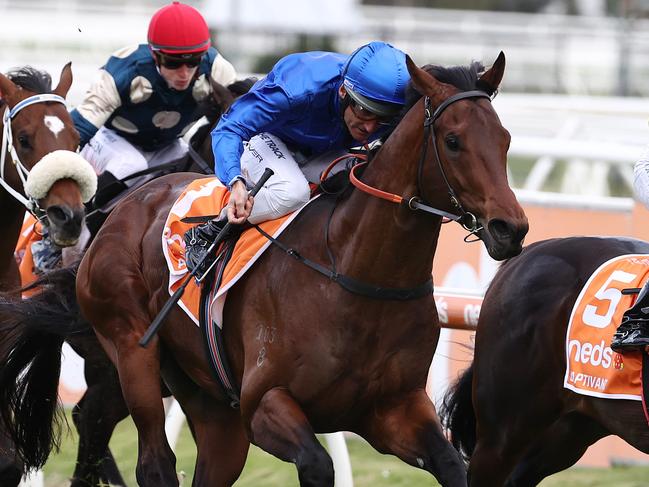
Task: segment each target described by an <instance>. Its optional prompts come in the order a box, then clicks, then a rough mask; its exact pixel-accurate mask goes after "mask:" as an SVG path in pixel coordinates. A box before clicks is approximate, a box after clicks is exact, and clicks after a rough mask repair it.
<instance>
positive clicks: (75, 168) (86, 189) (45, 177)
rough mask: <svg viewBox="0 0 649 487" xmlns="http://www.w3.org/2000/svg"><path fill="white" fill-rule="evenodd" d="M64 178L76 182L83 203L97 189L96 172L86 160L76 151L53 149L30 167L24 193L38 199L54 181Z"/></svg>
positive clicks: (45, 194) (43, 195) (43, 196)
mask: <svg viewBox="0 0 649 487" xmlns="http://www.w3.org/2000/svg"><path fill="white" fill-rule="evenodd" d="M66 178H68V179H72V180H74V181H76V182H77V184H78V185H79V191H81V199H82V200H83V202H84V203H86V202H87V201H90V198H92V197H93V196H94V194H95V192H96V191H97V174H95V170H94V169H93V168H92V166H91V165H90V163H89V162H88V161H86V160H85V159H84V158H83V157H81V156H80V155H79V154H77V153H76V152H72V151H69V150H55V151H54V152H50V153H49V154H47V155H45V156H44V157H43V158H42V159H41V160H40V161H38V162H37V163H36V164H35V165H34V167H32V168H31V169H30V171H29V175H28V176H27V181H26V183H25V194H26V195H27V197H29V198H33V199H35V200H40V199H41V198H45V196H47V193H48V191H49V190H50V188H51V187H52V185H53V184H54V183H55V182H56V181H58V180H59V179H66Z"/></svg>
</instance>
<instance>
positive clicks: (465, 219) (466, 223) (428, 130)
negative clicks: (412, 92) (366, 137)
mask: <svg viewBox="0 0 649 487" xmlns="http://www.w3.org/2000/svg"><path fill="white" fill-rule="evenodd" d="M466 98H487V99H489V100H491V96H489V94H487V93H486V92H484V91H480V90H472V91H464V92H461V93H456V94H455V95H453V96H450V97H448V98H447V99H446V100H444V101H443V102H442V103H441V104H440V105H439V106H438V107H437V108H436V109H435V111H434V112H433V110H432V107H431V102H430V97H428V96H426V97H425V98H424V145H423V147H422V151H421V157H420V158H419V166H418V168H417V191H418V192H419V194H422V190H421V179H422V172H423V167H424V162H425V161H426V153H427V152H428V141H429V139H432V141H433V148H434V149H435V159H436V160H437V165H438V167H439V170H440V172H441V174H442V178H443V179H444V183H446V187H447V189H448V195H449V198H450V200H451V204H452V205H453V206H454V207H455V208H457V209H458V210H459V211H460V215H455V214H453V213H449V212H447V211H444V210H440V209H438V208H434V207H432V206H430V205H429V204H427V203H426V202H424V201H423V200H422V199H421V198H420V197H418V196H410V197H403V196H399V195H396V194H392V193H388V192H387V191H381V190H379V189H376V188H372V187H371V186H369V185H367V184H365V183H363V182H362V181H360V179H358V177H357V176H356V174H355V171H356V170H357V169H358V167H359V166H365V165H366V164H367V163H362V164H357V165H355V166H354V167H353V168H352V170H351V173H350V175H349V179H350V180H351V182H352V184H353V185H354V186H356V187H357V188H358V189H360V190H361V191H364V192H366V193H369V194H371V195H373V196H376V197H378V198H381V199H384V200H387V201H391V202H393V203H399V204H400V203H404V202H405V203H406V204H407V206H408V208H410V209H411V210H422V211H426V212H428V213H433V214H435V215H439V216H441V217H443V218H447V219H449V220H452V221H457V222H459V223H460V225H462V227H464V229H465V230H467V231H468V232H469V235H467V236H466V237H465V238H464V240H465V241H468V238H469V236H470V235H475V234H476V233H477V232H479V231H480V230H482V227H481V226H479V225H478V220H477V218H476V216H475V215H474V214H473V213H471V212H468V211H466V210H465V209H464V208H463V207H462V204H461V203H460V200H459V198H458V197H457V195H456V194H455V191H453V188H452V187H451V185H450V183H449V182H448V178H447V177H446V173H445V171H444V167H443V166H442V161H441V158H440V156H439V149H438V147H437V141H436V140H435V128H434V123H435V121H436V120H437V119H438V118H439V117H440V115H441V114H442V112H443V111H444V110H445V109H446V108H447V107H448V106H449V105H451V104H453V103H455V102H456V101H459V100H464V99H466ZM472 241H473V240H472Z"/></svg>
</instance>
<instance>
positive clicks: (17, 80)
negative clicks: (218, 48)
mask: <svg viewBox="0 0 649 487" xmlns="http://www.w3.org/2000/svg"><path fill="white" fill-rule="evenodd" d="M71 84H72V70H71V68H70V65H69V64H68V65H66V66H65V67H64V68H63V70H62V72H61V78H60V81H59V84H58V85H57V86H56V88H54V90H52V87H51V78H50V75H49V74H47V73H45V72H41V71H38V70H35V69H33V68H30V67H24V68H21V69H17V70H15V71H13V72H12V73H10V74H9V75H8V76H5V75H3V74H0V113H2V115H3V116H2V118H1V119H0V133H1V134H2V141H1V148H0V208H2V221H1V222H0V233H1V234H2V239H1V240H0V291H3V292H12V293H14V294H15V295H17V293H18V291H17V290H18V289H19V287H20V276H19V273H18V265H17V263H16V259H15V258H14V249H15V248H16V242H17V241H18V237H19V233H20V230H21V227H22V224H23V219H24V216H25V211H26V210H29V211H31V212H32V213H34V214H35V215H36V216H37V217H38V218H40V219H41V221H42V222H43V223H44V225H45V226H46V228H47V229H48V231H49V234H50V237H51V239H52V240H53V241H54V242H55V243H56V244H57V245H60V246H63V247H64V246H69V245H74V244H75V243H76V241H77V239H78V238H79V235H80V232H81V225H82V222H83V215H84V205H83V203H84V202H85V201H87V200H88V199H90V197H91V196H92V194H93V193H94V188H95V187H96V177H95V174H94V171H93V170H92V168H90V165H89V164H88V163H87V162H85V161H83V160H82V159H81V158H80V157H79V156H78V155H77V154H76V153H75V152H76V150H77V147H78V146H79V134H78V133H77V131H76V129H75V128H74V124H73V123H72V119H71V118H70V115H69V114H68V111H67V109H66V106H65V96H66V95H67V93H68V90H69V89H70V86H71ZM5 345H6V343H5V339H4V336H3V337H0V352H1V353H4V351H5V350H6V348H5ZM7 441H8V439H7V438H6V436H5V435H4V434H0V451H2V456H1V457H0V484H2V485H5V486H11V485H18V482H19V481H20V477H21V476H22V465H21V462H20V461H18V460H16V459H14V458H13V453H11V452H12V451H13V446H11V445H10V444H9V443H7ZM80 462H83V458H80Z"/></svg>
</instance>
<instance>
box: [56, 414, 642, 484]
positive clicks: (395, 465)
mask: <svg viewBox="0 0 649 487" xmlns="http://www.w3.org/2000/svg"><path fill="white" fill-rule="evenodd" d="M70 424H71V423H70ZM347 445H348V448H349V452H350V456H351V462H352V470H353V475H354V486H355V487H388V486H389V487H424V486H426V487H430V486H435V485H438V484H437V483H436V482H435V481H434V479H433V477H432V476H430V475H429V474H427V473H426V472H423V471H421V470H418V469H415V468H413V467H410V466H408V465H406V464H405V463H403V462H401V461H400V460H398V459H397V458H395V457H393V456H389V455H381V454H379V453H377V452H375V451H374V450H372V449H371V448H370V447H369V446H368V445H367V444H366V443H365V442H364V441H362V440H358V439H350V440H348V441H347ZM111 449H112V451H113V453H114V455H115V457H116V458H117V462H118V464H119V466H120V469H121V471H122V473H123V475H124V478H125V479H126V481H127V482H128V484H129V485H130V486H135V485H137V484H136V482H135V462H136V455H137V436H136V431H135V427H134V426H133V423H132V421H131V420H130V418H129V419H127V420H124V421H122V423H120V424H119V425H118V427H117V430H116V432H115V435H114V436H113V438H112V441H111ZM195 454H196V449H195V447H194V444H193V442H192V439H191V436H190V434H189V431H188V430H187V428H184V429H183V431H182V434H181V437H180V439H179V441H178V445H177V447H176V457H177V463H176V466H177V470H178V471H179V472H183V474H184V475H185V481H184V483H183V485H184V486H185V487H187V486H189V485H191V478H192V475H193V469H194V458H195ZM75 458H76V434H75V433H72V432H70V434H69V435H66V436H65V438H64V439H63V442H62V445H61V451H60V452H59V453H58V454H56V455H53V456H52V457H51V458H50V460H49V461H48V463H47V465H46V466H45V487H62V486H67V485H69V480H68V479H69V476H70V475H71V473H72V471H73V466H74V461H75ZM214 461H215V462H218V461H219V459H218V458H215V459H214ZM235 485H236V486H237V487H261V486H269V487H297V486H298V485H299V484H298V482H297V475H296V471H295V468H294V467H293V465H292V464H288V463H284V462H282V461H280V460H277V459H276V458H275V457H273V456H271V455H269V454H267V453H265V452H263V451H261V450H259V449H258V448H255V447H253V448H251V450H250V455H249V457H248V462H247V463H246V467H245V469H244V471H243V474H242V476H241V478H240V479H239V480H238V481H237V483H236V484H235ZM541 485H542V486H543V487H582V486H583V487H586V486H588V487H600V486H601V487H604V486H606V487H610V486H615V487H640V486H649V467H618V468H608V469H583V468H572V469H570V470H567V471H565V472H561V473H559V474H556V475H554V476H552V477H550V478H548V479H546V480H545V481H544V482H543V483H541Z"/></svg>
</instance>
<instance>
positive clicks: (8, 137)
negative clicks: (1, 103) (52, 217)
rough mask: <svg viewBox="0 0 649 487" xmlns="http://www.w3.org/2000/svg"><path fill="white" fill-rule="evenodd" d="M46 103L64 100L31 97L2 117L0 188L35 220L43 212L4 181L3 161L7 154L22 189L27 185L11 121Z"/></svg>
mask: <svg viewBox="0 0 649 487" xmlns="http://www.w3.org/2000/svg"><path fill="white" fill-rule="evenodd" d="M47 102H56V103H62V104H63V105H65V99H64V98H63V97H61V96H59V95H55V94H53V93H45V94H41V95H33V96H30V97H29V98H25V99H24V100H22V101H20V102H19V103H17V104H16V106H14V107H13V108H12V109H9V107H7V108H6V109H5V112H4V115H3V117H2V123H3V127H2V148H1V149H0V186H2V187H3V188H4V189H5V190H6V191H7V192H8V193H9V194H10V195H11V196H13V197H14V199H16V200H17V201H18V202H19V203H21V204H22V205H23V206H24V207H25V208H27V210H28V211H29V212H30V213H31V214H32V215H34V216H35V217H36V218H37V219H39V220H40V219H41V218H42V217H43V216H44V214H45V213H44V211H43V210H42V209H41V208H40V207H39V206H38V202H37V201H36V200H35V199H34V198H31V197H30V198H26V197H25V196H23V194H22V193H20V192H19V191H16V190H15V189H14V188H12V187H11V186H10V185H9V183H7V181H6V180H5V161H6V158H7V152H9V155H10V156H11V161H12V162H13V165H14V167H15V168H16V172H17V173H18V177H19V178H20V180H21V182H22V185H23V188H24V187H25V184H26V183H27V177H28V176H29V169H27V168H26V167H25V166H24V165H23V163H22V162H20V158H19V157H18V153H17V152H16V148H15V147H14V144H13V134H12V132H11V120H12V119H13V118H14V117H15V116H16V115H17V114H18V112H20V110H22V109H23V108H27V107H28V106H30V105H34V104H35V103H47Z"/></svg>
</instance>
